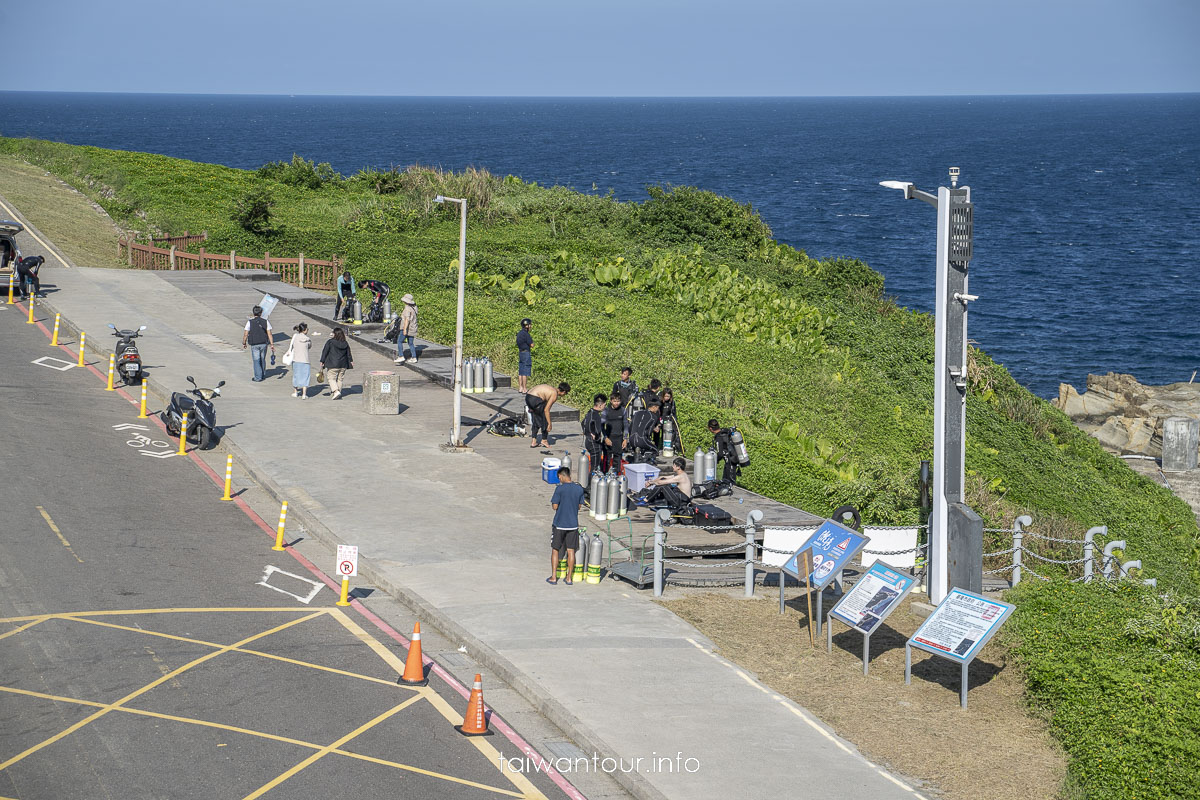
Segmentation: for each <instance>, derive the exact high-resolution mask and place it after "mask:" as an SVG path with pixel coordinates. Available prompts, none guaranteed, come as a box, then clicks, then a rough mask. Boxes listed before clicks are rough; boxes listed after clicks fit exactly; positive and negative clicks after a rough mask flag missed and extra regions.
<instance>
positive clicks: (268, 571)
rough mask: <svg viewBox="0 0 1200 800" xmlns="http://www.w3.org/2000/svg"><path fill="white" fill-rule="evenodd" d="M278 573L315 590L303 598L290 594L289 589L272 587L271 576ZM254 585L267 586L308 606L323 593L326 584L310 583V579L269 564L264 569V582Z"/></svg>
mask: <svg viewBox="0 0 1200 800" xmlns="http://www.w3.org/2000/svg"><path fill="white" fill-rule="evenodd" d="M276 572H278V573H279V574H280V575H286V576H288V577H289V578H295V579H296V580H298V581H301V582H303V583H307V584H309V585H311V586H312V587H313V589H312V591H311V592H309V593H308V594H307V595H304V596H302V595H298V594H293V593H292V592H289V591H288V590H287V589H280V588H279V587H278V586H272V585H271V584H270V583H269V581H270V580H271V576H272V575H273V574H275V573H276ZM254 585H255V586H265V587H267V588H268V589H274V590H275V591H277V592H281V593H283V594H286V595H287V596H288V597H294V598H296V599H297V600H299V601H300V602H301V603H304V605H308V604H309V603H311V602H312V599H313V598H314V597H316V596H317V592H319V591H321V589H322V588H323V587H324V586H325V584H323V583H317V582H316V581H310V580H309V579H308V578H302V577H300V576H299V575H293V574H292V573H290V572H287V571H286V570H282V569H280V568H279V567H274V566H271V565H270V564H267V566H266V567H265V568H264V569H263V576H262V580H260V581H259V582H258V583H256V584H254Z"/></svg>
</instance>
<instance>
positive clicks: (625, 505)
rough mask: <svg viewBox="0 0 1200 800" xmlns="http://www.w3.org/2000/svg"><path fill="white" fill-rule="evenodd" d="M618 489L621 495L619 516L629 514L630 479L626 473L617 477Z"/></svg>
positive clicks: (618, 509)
mask: <svg viewBox="0 0 1200 800" xmlns="http://www.w3.org/2000/svg"><path fill="white" fill-rule="evenodd" d="M617 491H618V492H620V495H621V505H620V506H619V507H618V508H617V516H620V517H626V516H629V479H628V478H626V477H625V476H624V475H622V476H621V477H620V478H618V479H617Z"/></svg>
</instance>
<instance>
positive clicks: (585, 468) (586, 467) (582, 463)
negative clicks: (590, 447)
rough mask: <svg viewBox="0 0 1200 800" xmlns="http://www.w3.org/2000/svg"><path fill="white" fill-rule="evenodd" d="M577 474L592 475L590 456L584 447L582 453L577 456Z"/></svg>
mask: <svg viewBox="0 0 1200 800" xmlns="http://www.w3.org/2000/svg"><path fill="white" fill-rule="evenodd" d="M579 474H580V475H591V474H592V454H591V453H589V452H588V451H587V448H586V447H585V448H583V452H582V453H580V454H579Z"/></svg>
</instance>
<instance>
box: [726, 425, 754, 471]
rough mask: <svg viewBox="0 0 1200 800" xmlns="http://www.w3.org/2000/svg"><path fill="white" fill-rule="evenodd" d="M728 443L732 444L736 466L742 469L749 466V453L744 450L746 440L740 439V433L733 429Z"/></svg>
mask: <svg viewBox="0 0 1200 800" xmlns="http://www.w3.org/2000/svg"><path fill="white" fill-rule="evenodd" d="M729 441H730V443H731V444H733V452H734V453H736V454H737V462H738V464H740V465H741V466H743V467H745V466H748V465H749V464H750V451H749V450H748V449H746V440H745V439H743V438H742V432H741V431H739V430H738V429H737V428H734V429H733V433H732V434H731V435H730V437H729Z"/></svg>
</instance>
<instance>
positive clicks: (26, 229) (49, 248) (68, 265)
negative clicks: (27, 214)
mask: <svg viewBox="0 0 1200 800" xmlns="http://www.w3.org/2000/svg"><path fill="white" fill-rule="evenodd" d="M0 206H4V210H5V211H7V212H8V213H9V216H11V217H13V218H14V219H16V216H17V212H15V211H13V210H12V209H11V208H9V207H8V204H7V203H5V202H4V201H3V200H0ZM23 232H24V233H28V234H29V235H30V236H32V237H33V238H34V239H36V240H37V242H38V244H40V245H41V246H42V247H44V248H46V252H47V253H49V254H50V255H52V256H54V257H55V258H57V259H58V263H60V264H62V265H63V266H64V267H66V268H67V269H70V268H71V265H70V264H68V263H67V262H65V261H63V260H62V256H60V255H59V254H58V253H56V252H55V251H54V248H53V247H51V246H50V245H48V244H46V243H45V242H43V241H42V237H40V236H38V235H37V234H36V233H34V232H33V231H31V230H30V229H29V228H28V226H26V228H25V230H24V231H23Z"/></svg>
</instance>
